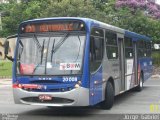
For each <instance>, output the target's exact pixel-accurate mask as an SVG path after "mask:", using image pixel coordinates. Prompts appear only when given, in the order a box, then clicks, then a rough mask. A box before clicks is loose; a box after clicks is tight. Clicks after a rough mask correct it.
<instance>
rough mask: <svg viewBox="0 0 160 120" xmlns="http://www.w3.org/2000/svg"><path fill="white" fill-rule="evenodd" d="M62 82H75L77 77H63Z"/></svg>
mask: <svg viewBox="0 0 160 120" xmlns="http://www.w3.org/2000/svg"><path fill="white" fill-rule="evenodd" d="M63 82H77V77H63Z"/></svg>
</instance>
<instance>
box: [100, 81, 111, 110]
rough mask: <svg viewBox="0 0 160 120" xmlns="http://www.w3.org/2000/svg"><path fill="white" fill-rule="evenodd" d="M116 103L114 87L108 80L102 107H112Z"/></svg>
mask: <svg viewBox="0 0 160 120" xmlns="http://www.w3.org/2000/svg"><path fill="white" fill-rule="evenodd" d="M113 103H114V88H113V85H112V83H111V82H110V81H108V82H107V85H106V90H105V100H104V101H103V103H102V105H101V107H102V108H103V109H107V110H108V109H111V108H112V106H113Z"/></svg>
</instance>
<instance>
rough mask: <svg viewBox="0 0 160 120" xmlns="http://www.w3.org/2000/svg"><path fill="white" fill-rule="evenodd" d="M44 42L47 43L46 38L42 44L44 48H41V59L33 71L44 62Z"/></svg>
mask: <svg viewBox="0 0 160 120" xmlns="http://www.w3.org/2000/svg"><path fill="white" fill-rule="evenodd" d="M44 43H45V40H43V44H42V48H41V61H40V63H38V65H36V67H35V68H34V70H33V73H34V72H35V71H36V69H37V68H38V67H39V65H40V64H42V62H43V51H44Z"/></svg>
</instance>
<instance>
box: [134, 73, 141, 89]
mask: <svg viewBox="0 0 160 120" xmlns="http://www.w3.org/2000/svg"><path fill="white" fill-rule="evenodd" d="M142 89H143V77H142V75H141V76H140V81H139V85H138V86H137V87H136V88H135V90H136V91H138V92H140V91H142Z"/></svg>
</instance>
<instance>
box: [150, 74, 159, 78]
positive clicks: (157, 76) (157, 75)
mask: <svg viewBox="0 0 160 120" xmlns="http://www.w3.org/2000/svg"><path fill="white" fill-rule="evenodd" d="M151 78H160V75H159V74H156V75H152V76H151Z"/></svg>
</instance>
